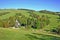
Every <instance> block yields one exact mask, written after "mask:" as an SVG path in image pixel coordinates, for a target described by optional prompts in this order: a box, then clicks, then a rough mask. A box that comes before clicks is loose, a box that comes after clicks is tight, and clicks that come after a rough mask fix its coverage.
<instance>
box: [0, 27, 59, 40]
mask: <svg viewBox="0 0 60 40" xmlns="http://www.w3.org/2000/svg"><path fill="white" fill-rule="evenodd" d="M0 40H60V36H59V35H53V34H46V33H43V32H41V31H37V30H34V29H23V28H19V29H11V28H0Z"/></svg>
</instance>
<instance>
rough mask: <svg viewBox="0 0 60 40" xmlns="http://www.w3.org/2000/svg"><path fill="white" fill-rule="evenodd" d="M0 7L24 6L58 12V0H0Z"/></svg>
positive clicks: (59, 8) (59, 6)
mask: <svg viewBox="0 0 60 40" xmlns="http://www.w3.org/2000/svg"><path fill="white" fill-rule="evenodd" d="M0 8H25V9H33V10H50V11H59V12H60V0H0Z"/></svg>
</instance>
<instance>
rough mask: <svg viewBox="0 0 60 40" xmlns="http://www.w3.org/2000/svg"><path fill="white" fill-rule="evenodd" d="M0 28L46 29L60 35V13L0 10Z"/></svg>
mask: <svg viewBox="0 0 60 40" xmlns="http://www.w3.org/2000/svg"><path fill="white" fill-rule="evenodd" d="M0 27H3V28H11V27H15V28H20V27H24V28H26V29H30V28H33V29H45V30H46V31H50V32H52V33H56V34H60V12H52V11H47V10H41V11H35V10H29V9H0Z"/></svg>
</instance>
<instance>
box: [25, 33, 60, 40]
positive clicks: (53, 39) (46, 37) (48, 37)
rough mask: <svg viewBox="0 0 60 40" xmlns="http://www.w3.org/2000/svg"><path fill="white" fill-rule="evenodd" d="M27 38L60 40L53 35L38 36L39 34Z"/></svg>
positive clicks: (33, 39) (28, 35)
mask: <svg viewBox="0 0 60 40" xmlns="http://www.w3.org/2000/svg"><path fill="white" fill-rule="evenodd" d="M36 35H37V36H38V37H37V36H36ZM25 36H27V37H28V38H29V39H31V40H60V37H56V36H52V35H44V34H37V33H32V34H26V35H25Z"/></svg>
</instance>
